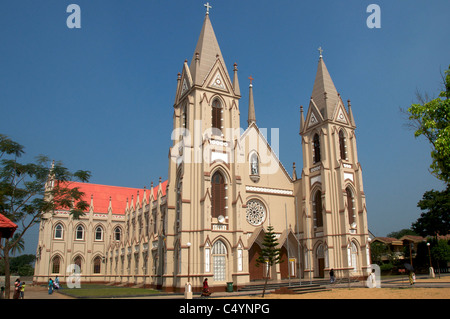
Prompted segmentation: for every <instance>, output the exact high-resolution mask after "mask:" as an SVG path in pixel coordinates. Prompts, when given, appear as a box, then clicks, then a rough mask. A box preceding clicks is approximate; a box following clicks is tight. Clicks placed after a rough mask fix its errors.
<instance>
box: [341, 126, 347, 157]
mask: <svg viewBox="0 0 450 319" xmlns="http://www.w3.org/2000/svg"><path fill="white" fill-rule="evenodd" d="M339 151H340V155H341V159H343V160H346V159H347V145H346V140H345V135H344V132H343V131H342V130H341V131H339Z"/></svg>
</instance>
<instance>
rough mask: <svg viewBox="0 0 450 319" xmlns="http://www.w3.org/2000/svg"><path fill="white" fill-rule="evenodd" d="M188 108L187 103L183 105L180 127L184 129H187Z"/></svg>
mask: <svg viewBox="0 0 450 319" xmlns="http://www.w3.org/2000/svg"><path fill="white" fill-rule="evenodd" d="M187 111H188V108H187V104H185V105H184V106H183V114H182V127H183V128H185V129H188V123H189V122H188V114H187Z"/></svg>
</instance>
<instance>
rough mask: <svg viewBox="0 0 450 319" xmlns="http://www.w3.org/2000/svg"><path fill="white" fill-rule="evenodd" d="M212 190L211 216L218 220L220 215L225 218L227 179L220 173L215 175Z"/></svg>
mask: <svg viewBox="0 0 450 319" xmlns="http://www.w3.org/2000/svg"><path fill="white" fill-rule="evenodd" d="M211 188H212V192H211V196H212V199H211V202H212V209H211V215H212V217H216V218H217V217H219V216H220V215H223V216H225V179H224V177H223V175H222V174H221V173H220V172H216V173H214V175H213V177H212V186H211Z"/></svg>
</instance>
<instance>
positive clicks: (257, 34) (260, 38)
mask: <svg viewBox="0 0 450 319" xmlns="http://www.w3.org/2000/svg"><path fill="white" fill-rule="evenodd" d="M205 2H206V1H205V0H198V1H197V0H195V1H194V0H189V1H186V0H173V1H162V0H157V1H156V0H155V1H149V0H134V1H125V0H116V1H113V0H109V1H82V0H71V1H62V0H58V1H56V0H54V1H49V0H41V1H32V0H29V1H24V0H14V1H3V2H2V4H1V5H0V39H1V44H0V111H1V112H0V133H2V134H6V135H8V136H10V137H11V138H13V139H14V140H15V141H17V142H19V143H21V144H22V145H25V146H26V152H27V156H26V157H24V160H25V161H28V160H31V159H32V157H33V156H35V155H38V154H45V155H48V156H49V157H51V158H54V159H56V160H61V161H62V162H63V163H64V164H65V165H66V166H67V167H68V168H70V169H71V170H78V169H86V170H90V171H91V172H92V179H91V182H93V183H98V184H108V185H118V186H128V187H143V186H144V185H145V186H147V187H149V185H150V182H151V181H154V182H157V181H158V178H159V177H160V176H161V177H162V178H163V179H165V178H167V169H168V158H167V155H168V150H169V147H170V145H171V140H170V133H171V130H172V112H173V101H174V97H175V89H176V79H177V73H178V72H181V67H182V64H183V62H184V60H185V59H188V60H189V62H190V60H191V58H192V55H193V53H194V49H195V45H196V42H197V39H198V36H199V33H200V29H201V26H202V23H203V18H204V15H205V8H204V7H203V4H204V3H205ZM71 3H75V4H78V5H79V6H80V8H81V29H69V28H68V27H67V25H66V19H67V17H68V16H69V13H66V8H67V6H68V5H69V4H71ZM210 3H211V5H212V6H213V8H212V9H211V12H210V18H211V21H212V24H213V27H214V30H215V33H216V36H217V38H218V41H219V44H220V47H221V50H222V54H223V55H224V59H225V62H226V64H227V67H228V70H229V72H230V74H232V67H233V63H234V62H236V63H238V68H239V77H240V78H239V79H240V85H241V92H242V98H241V101H240V110H241V123H242V124H241V125H242V127H245V126H246V114H247V105H248V96H247V94H248V80H247V78H248V76H250V75H252V76H253V78H254V79H255V80H254V81H253V84H254V99H255V107H256V118H257V123H258V126H259V127H261V128H268V129H269V131H270V128H280V140H281V143H280V149H279V157H280V159H281V161H282V163H283V164H284V166H285V167H286V168H287V169H288V171H290V172H292V162H296V163H297V167H302V160H301V158H302V155H301V141H300V137H299V135H298V130H299V106H300V105H303V106H304V107H305V108H307V107H308V103H309V98H310V95H311V92H312V87H313V83H314V77H315V74H316V69H317V61H318V52H317V48H318V47H319V46H322V47H323V49H324V53H323V56H324V60H325V63H326V65H327V67H328V70H329V71H330V74H331V76H332V78H333V81H334V83H335V85H336V88H337V90H338V91H339V92H340V94H341V96H342V97H343V100H344V101H346V100H347V99H351V101H352V109H353V114H354V116H355V120H356V125H357V131H356V134H357V135H356V136H357V143H358V155H359V161H360V162H361V166H362V169H363V178H364V191H365V193H366V201H367V209H368V219H369V228H370V230H371V231H372V232H373V233H374V234H375V235H377V236H384V235H386V234H387V233H389V232H392V231H397V230H400V229H402V228H408V227H410V225H411V223H412V222H414V221H415V220H416V219H417V218H418V217H419V215H420V210H419V209H418V208H417V207H416V203H417V202H418V201H419V200H420V199H421V197H422V194H423V193H424V192H425V191H427V190H430V189H433V188H434V189H442V188H443V185H442V183H440V182H439V181H437V180H436V179H435V178H434V177H432V176H431V175H430V174H429V172H428V168H429V164H430V147H429V145H428V144H427V143H426V142H425V140H423V139H415V138H414V134H413V132H412V131H410V130H408V129H406V128H405V127H404V124H405V122H406V120H405V118H404V116H403V115H402V114H401V113H400V111H399V108H400V107H408V106H409V105H410V104H411V103H413V102H415V101H416V99H415V91H416V89H419V90H421V91H423V92H427V93H429V94H430V95H431V96H437V94H438V93H439V91H440V89H441V83H442V82H441V75H440V73H441V72H443V71H444V70H445V69H446V68H447V67H448V66H449V64H450V41H449V39H450V20H449V19H448V12H450V2H449V1H448V0H433V1H411V0H409V1H406V0H402V1H400V0H390V1H379V0H371V1H361V0H351V1H349V0H347V1H331V0H329V1H324V0H323V1H288V0H281V1H262V0H258V1H257V0H247V1H240V0H228V1H214V0H211V1H210ZM371 3H376V4H378V5H379V6H380V8H381V28H380V29H369V28H368V27H367V25H366V19H367V17H368V16H369V15H370V13H367V12H366V9H367V6H368V5H369V4H371ZM37 234H38V229H37V228H35V229H34V230H33V231H32V232H31V233H30V235H29V236H28V237H27V243H26V244H27V245H26V246H27V250H26V253H35V249H36V242H37Z"/></svg>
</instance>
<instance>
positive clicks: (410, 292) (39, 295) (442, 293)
mask: <svg viewBox="0 0 450 319" xmlns="http://www.w3.org/2000/svg"><path fill="white" fill-rule="evenodd" d="M417 283H418V284H419V283H439V284H445V286H446V287H442V288H421V287H417V286H410V285H408V284H407V283H406V282H405V284H404V285H401V287H397V288H373V289H369V288H362V287H361V288H360V287H352V288H333V289H332V290H331V291H323V292H317V293H308V294H303V295H297V294H296V295H289V294H268V295H266V296H265V298H264V299H450V276H449V277H443V278H441V279H439V278H435V279H420V280H417ZM11 297H12V295H11ZM226 298H227V299H260V298H261V297H260V296H236V295H232V294H227V297H226ZM25 299H73V298H72V297H69V296H66V295H62V294H59V293H56V292H55V293H53V294H51V295H49V294H48V292H47V288H45V287H42V286H31V285H29V286H27V287H26V289H25Z"/></svg>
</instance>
